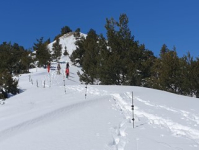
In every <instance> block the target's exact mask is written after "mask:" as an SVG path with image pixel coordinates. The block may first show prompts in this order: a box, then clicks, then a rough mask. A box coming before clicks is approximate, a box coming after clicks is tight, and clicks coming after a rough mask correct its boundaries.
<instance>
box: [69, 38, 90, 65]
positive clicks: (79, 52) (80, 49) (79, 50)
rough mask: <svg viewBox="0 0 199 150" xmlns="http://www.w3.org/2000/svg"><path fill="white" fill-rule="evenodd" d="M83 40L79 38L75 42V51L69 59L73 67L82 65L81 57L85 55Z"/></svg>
mask: <svg viewBox="0 0 199 150" xmlns="http://www.w3.org/2000/svg"><path fill="white" fill-rule="evenodd" d="M85 40H86V39H85V38H84V37H81V38H80V39H79V40H77V41H76V42H75V45H76V50H75V51H73V52H72V54H71V55H70V59H71V61H72V62H73V64H74V65H80V66H82V64H83V56H84V54H85V48H84V42H85Z"/></svg>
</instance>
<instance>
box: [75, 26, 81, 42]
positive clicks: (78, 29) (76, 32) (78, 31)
mask: <svg viewBox="0 0 199 150" xmlns="http://www.w3.org/2000/svg"><path fill="white" fill-rule="evenodd" d="M74 37H75V38H76V40H77V39H79V38H80V28H77V29H76V30H75V32H74Z"/></svg>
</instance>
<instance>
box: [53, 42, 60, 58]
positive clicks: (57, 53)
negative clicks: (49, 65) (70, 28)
mask: <svg viewBox="0 0 199 150" xmlns="http://www.w3.org/2000/svg"><path fill="white" fill-rule="evenodd" d="M59 41H60V40H59V39H57V40H56V41H55V43H53V46H52V50H53V54H52V59H55V60H56V61H58V60H59V59H60V57H61V54H62V45H61V44H59Z"/></svg>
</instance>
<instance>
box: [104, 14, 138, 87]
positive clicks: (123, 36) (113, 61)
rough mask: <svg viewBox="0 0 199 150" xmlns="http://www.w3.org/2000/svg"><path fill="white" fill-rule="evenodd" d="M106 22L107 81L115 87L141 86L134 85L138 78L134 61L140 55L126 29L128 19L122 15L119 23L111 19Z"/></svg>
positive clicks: (136, 44) (128, 30)
mask: <svg viewBox="0 0 199 150" xmlns="http://www.w3.org/2000/svg"><path fill="white" fill-rule="evenodd" d="M106 21H107V23H106V25H105V28H106V30H107V41H108V51H110V54H109V57H110V59H107V61H108V60H109V61H110V62H109V67H110V68H109V70H111V71H112V75H111V76H110V77H109V80H112V81H113V82H112V84H117V85H121V84H127V85H135V84H136V85H137V84H138V85H139V84H141V83H136V82H137V81H138V80H137V79H138V78H139V72H137V70H138V69H137V67H138V65H137V64H136V63H137V62H136V61H137V60H139V58H140V57H141V53H140V51H139V48H138V43H137V42H135V41H134V37H133V36H132V35H131V31H130V29H129V27H128V17H127V16H126V14H122V15H120V18H119V22H117V21H115V20H114V19H113V18H111V19H109V20H108V19H107V20H106ZM113 71H114V72H113ZM135 81H136V82H135Z"/></svg>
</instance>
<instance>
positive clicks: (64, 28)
mask: <svg viewBox="0 0 199 150" xmlns="http://www.w3.org/2000/svg"><path fill="white" fill-rule="evenodd" d="M69 32H72V30H71V29H70V27H69V26H65V27H63V28H62V29H61V35H64V34H66V33H69Z"/></svg>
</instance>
